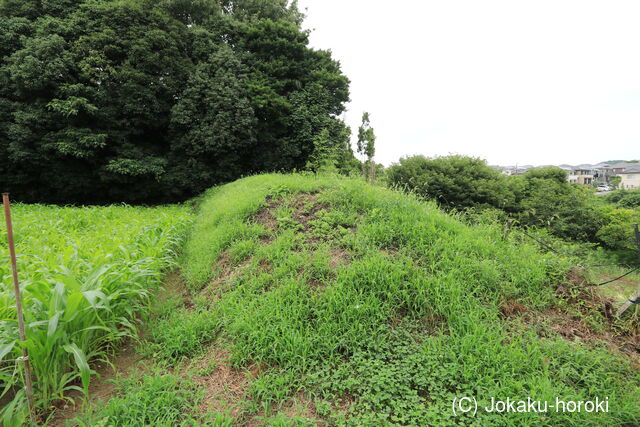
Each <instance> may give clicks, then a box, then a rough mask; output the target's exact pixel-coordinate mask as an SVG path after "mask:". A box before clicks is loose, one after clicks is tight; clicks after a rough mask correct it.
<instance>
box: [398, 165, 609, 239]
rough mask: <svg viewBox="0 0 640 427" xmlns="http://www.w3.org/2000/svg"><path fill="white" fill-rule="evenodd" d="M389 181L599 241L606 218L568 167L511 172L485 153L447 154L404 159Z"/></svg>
mask: <svg viewBox="0 0 640 427" xmlns="http://www.w3.org/2000/svg"><path fill="white" fill-rule="evenodd" d="M388 182H389V184H391V185H393V186H396V187H400V188H404V189H407V190H409V191H411V192H414V193H415V194H417V195H419V196H421V197H425V198H427V199H433V200H436V201H437V202H438V203H439V204H440V205H441V206H443V207H445V208H449V209H464V210H469V209H470V208H472V209H473V210H474V211H475V212H476V213H475V214H476V215H477V212H478V210H483V209H501V210H503V211H504V212H505V213H507V214H508V215H510V216H511V217H512V218H513V219H516V220H518V222H519V223H520V224H521V225H524V226H531V227H545V228H548V229H549V231H550V232H551V233H553V234H554V235H556V236H558V237H562V238H565V239H572V240H582V241H594V240H595V235H596V232H597V231H598V229H599V227H600V225H601V224H602V218H601V215H600V212H599V211H598V210H597V209H596V207H595V203H594V201H593V199H592V197H593V196H592V195H591V194H590V192H589V191H588V190H584V189H581V188H578V187H576V186H574V185H572V184H570V183H568V182H567V173H566V171H564V170H562V169H560V168H555V167H547V168H538V169H532V170H530V171H528V172H526V173H525V174H523V175H522V176H514V177H506V176H504V175H502V174H500V173H499V172H498V171H496V170H494V169H493V168H490V167H489V166H487V165H486V163H485V162H484V161H482V160H480V159H475V158H471V157H462V156H448V157H440V158H435V159H428V158H425V157H423V156H415V157H409V158H404V159H401V160H400V164H399V165H394V166H392V167H390V168H389V170H388Z"/></svg>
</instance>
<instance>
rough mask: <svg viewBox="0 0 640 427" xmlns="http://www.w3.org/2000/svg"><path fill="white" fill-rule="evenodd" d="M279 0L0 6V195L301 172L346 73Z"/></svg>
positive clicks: (135, 198) (112, 194)
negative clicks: (313, 42)
mask: <svg viewBox="0 0 640 427" xmlns="http://www.w3.org/2000/svg"><path fill="white" fill-rule="evenodd" d="M288 3H289V2H287V1H284V0H263V1H245V0H236V1H227V0H200V1H196V2H193V1H182V0H163V1H150V0H124V1H120V0H118V1H116V0H81V1H75V0H74V1H39V0H25V1H14V0H5V1H2V2H1V3H0V34H1V36H0V59H2V61H0V82H1V84H0V158H2V159H3V161H2V162H1V163H0V189H1V190H2V191H11V192H12V193H13V194H14V196H15V197H17V198H19V199H20V200H22V201H28V202H34V201H35V202H54V203H106V202H110V201H125V202H152V203H157V202H163V201H175V200H185V199H186V198H188V197H191V196H194V195H196V194H199V193H200V192H202V191H203V190H205V189H206V188H209V187H210V186H211V185H213V184H216V183H220V182H226V181H230V180H233V179H235V178H237V177H239V176H242V175H248V174H250V173H254V172H256V171H265V170H268V171H275V170H278V171H280V170H292V169H298V170H301V169H303V168H304V167H305V165H306V163H307V161H308V159H309V158H310V156H311V155H312V154H313V152H314V141H316V140H317V138H318V137H319V135H320V134H321V133H322V132H325V134H326V135H327V136H328V141H329V142H330V145H331V147H332V148H333V149H335V151H336V152H338V153H339V156H338V157H337V160H339V162H340V163H341V164H348V163H349V162H351V161H352V160H354V159H353V154H352V153H351V150H350V148H349V145H348V129H347V128H346V125H345V124H344V123H343V122H342V121H341V120H340V119H338V116H339V115H340V114H341V113H342V112H343V111H344V104H345V103H346V102H347V101H348V99H349V93H348V84H349V81H348V79H347V78H346V77H345V76H344V75H343V74H342V72H341V70H340V66H339V64H338V63H337V62H336V61H334V60H333V59H332V58H331V55H330V53H329V52H327V51H321V50H314V49H311V48H310V47H309V46H308V44H309V43H308V33H307V32H305V31H303V30H302V29H301V22H302V15H301V13H300V12H299V11H298V10H297V7H296V6H295V2H294V3H293V4H291V5H289V4H288Z"/></svg>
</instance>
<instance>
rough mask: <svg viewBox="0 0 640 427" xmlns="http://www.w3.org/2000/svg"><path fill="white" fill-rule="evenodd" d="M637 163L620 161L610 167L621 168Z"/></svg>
mask: <svg viewBox="0 0 640 427" xmlns="http://www.w3.org/2000/svg"><path fill="white" fill-rule="evenodd" d="M635 165H637V163H627V162H618V163H614V164H612V165H611V166H609V167H610V168H613V169H620V168H628V167H631V166H635Z"/></svg>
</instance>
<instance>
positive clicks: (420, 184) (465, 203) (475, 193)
mask: <svg viewBox="0 0 640 427" xmlns="http://www.w3.org/2000/svg"><path fill="white" fill-rule="evenodd" d="M387 180H388V182H389V185H392V186H396V187H400V188H403V189H407V190H410V191H412V192H415V193H416V194H417V195H419V196H422V197H425V198H428V199H434V200H436V201H437V202H438V203H439V204H441V205H443V206H445V207H449V208H469V207H479V206H480V207H482V206H484V207H487V206H493V207H504V206H506V205H509V204H511V203H512V202H513V197H514V195H513V194H512V193H511V192H510V191H509V188H508V186H507V185H506V177H504V176H502V174H500V172H498V171H497V170H495V169H493V168H491V167H489V166H487V164H486V162H485V161H484V160H481V159H478V158H472V157H464V156H457V155H456V156H447V157H437V158H427V157H424V156H413V157H405V158H402V159H400V163H399V164H396V165H393V166H391V167H390V168H389V170H388V171H387Z"/></svg>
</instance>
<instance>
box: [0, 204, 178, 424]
mask: <svg viewBox="0 0 640 427" xmlns="http://www.w3.org/2000/svg"><path fill="white" fill-rule="evenodd" d="M13 219H14V231H15V240H16V250H17V253H18V269H19V276H20V281H21V289H22V298H23V306H24V316H25V323H26V337H27V341H26V347H27V349H28V352H29V360H30V363H31V367H32V369H33V377H34V378H33V379H34V387H35V394H36V399H37V406H38V408H39V409H41V410H46V409H47V407H48V405H50V403H51V402H52V401H54V400H55V399H61V398H65V396H66V395H67V393H68V392H69V391H71V390H80V391H82V392H83V393H87V390H88V387H89V383H90V380H91V376H92V374H93V371H92V370H91V368H90V366H89V362H90V361H96V360H107V357H108V356H109V354H110V351H111V350H112V349H113V348H114V346H115V345H116V344H117V343H118V342H119V341H121V340H122V339H123V338H125V337H131V336H134V335H135V333H136V330H137V328H136V316H137V315H138V314H139V313H141V312H142V311H143V310H144V309H145V308H146V307H147V306H148V304H149V299H150V297H151V296H152V295H153V293H154V292H155V290H156V289H157V288H158V285H159V282H160V280H161V277H162V274H163V271H164V270H166V269H167V268H168V267H170V266H171V265H172V264H173V262H174V259H175V256H176V252H175V251H176V249H177V248H178V245H179V244H180V242H181V240H182V238H183V236H184V233H185V231H186V228H187V226H188V225H189V223H190V214H189V212H188V209H186V208H184V207H178V206H169V207H158V208H134V207H129V206H111V207H84V208H74V207H53V206H41V205H21V204H17V205H15V206H14V207H13ZM3 225H4V222H3ZM0 231H2V232H3V233H2V235H3V236H4V229H0ZM0 252H1V253H0V359H3V360H0V387H1V388H0V393H1V396H2V399H3V400H5V401H9V402H10V403H9V404H7V405H5V407H4V408H3V409H0V413H1V414H2V416H3V417H4V421H5V424H17V423H18V422H19V421H20V417H23V416H24V415H25V401H24V395H23V393H22V391H21V388H22V386H23V384H22V381H23V379H22V376H21V370H20V369H19V368H20V367H19V366H18V364H16V363H13V362H7V360H11V359H15V358H16V357H18V356H19V355H20V347H19V346H20V343H19V340H18V331H17V320H16V312H15V299H14V295H13V286H12V282H11V274H10V273H11V272H10V265H9V262H8V254H7V248H6V241H5V240H4V238H3V240H2V242H1V243H0Z"/></svg>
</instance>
